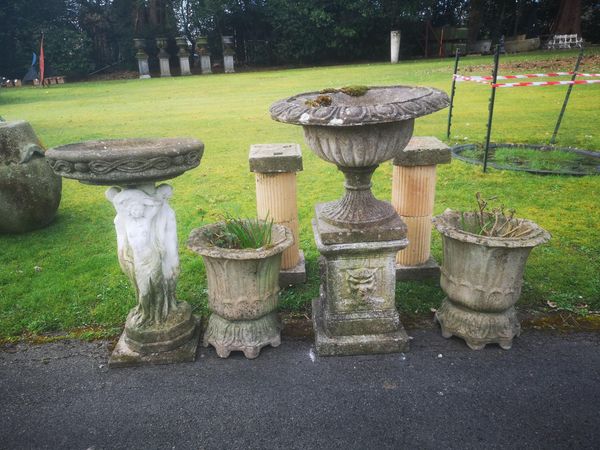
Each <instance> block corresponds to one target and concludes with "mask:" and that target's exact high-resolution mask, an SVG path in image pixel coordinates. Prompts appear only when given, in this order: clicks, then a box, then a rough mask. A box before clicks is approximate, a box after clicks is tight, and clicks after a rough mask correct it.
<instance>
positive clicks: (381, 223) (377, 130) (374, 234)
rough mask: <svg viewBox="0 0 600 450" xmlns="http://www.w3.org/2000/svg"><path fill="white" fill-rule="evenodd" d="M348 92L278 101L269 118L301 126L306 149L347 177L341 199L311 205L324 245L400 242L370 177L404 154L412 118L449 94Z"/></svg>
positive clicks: (398, 226) (441, 104) (391, 89)
mask: <svg viewBox="0 0 600 450" xmlns="http://www.w3.org/2000/svg"><path fill="white" fill-rule="evenodd" d="M348 92H350V95H348V94H346V93H344V89H341V90H329V89H326V90H324V91H322V92H309V93H305V94H299V95H296V96H294V97H291V98H288V99H285V100H281V101H279V102H276V103H274V104H273V105H272V106H271V108H270V112H271V118H273V119H274V120H277V121H279V122H285V123H291V124H295V125H301V126H302V128H303V130H304V137H305V139H306V142H307V143H308V145H309V147H310V148H311V150H312V151H313V152H315V154H316V155H317V156H318V157H319V158H321V159H323V160H325V161H327V162H330V163H332V164H335V165H336V166H337V168H338V169H339V170H340V171H341V172H342V173H343V174H344V177H345V178H346V180H345V184H344V187H345V188H346V192H345V194H344V197H343V198H341V199H340V200H336V201H333V202H328V203H323V204H320V205H317V207H316V211H317V226H318V229H319V231H320V233H321V237H322V241H323V243H325V244H337V243H346V242H363V241H387V240H391V239H403V238H404V237H405V235H406V226H405V225H404V224H403V223H402V221H401V220H400V217H399V216H398V214H397V213H396V211H395V210H394V208H393V206H392V205H391V204H390V203H389V202H384V201H380V200H378V199H376V198H375V196H374V195H373V193H372V192H371V177H372V175H373V172H374V171H375V169H377V167H378V165H379V164H381V163H382V162H385V161H388V160H390V159H393V158H394V157H396V156H397V155H398V154H399V153H400V152H402V150H404V148H405V147H406V145H407V144H408V141H409V140H410V138H411V137H412V134H413V128H414V119H415V118H417V117H420V116H424V115H426V114H431V113H432V112H435V111H437V110H439V109H442V108H445V107H446V106H447V105H448V104H449V100H448V96H447V95H446V93H444V92H442V91H439V90H437V89H433V88H428V87H413V86H387V87H371V88H368V90H366V92H364V94H363V95H356V93H355V92H352V91H351V90H348ZM325 99H326V100H325Z"/></svg>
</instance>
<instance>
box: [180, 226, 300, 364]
mask: <svg viewBox="0 0 600 450" xmlns="http://www.w3.org/2000/svg"><path fill="white" fill-rule="evenodd" d="M221 227H222V224H220V223H217V224H211V225H206V226H204V227H201V228H196V229H195V230H193V231H192V233H191V234H190V238H189V240H188V247H189V248H190V249H191V250H192V251H194V252H195V253H198V254H199V255H201V256H202V259H203V260H204V265H205V267H206V276H207V281H208V306H209V309H210V311H211V315H210V318H209V320H208V325H207V328H206V331H205V332H204V346H205V347H208V345H209V344H210V345H212V346H213V347H214V348H215V349H216V351H217V354H218V355H219V356H220V357H221V358H227V357H228V356H229V354H230V352H232V351H242V352H244V356H245V357H246V358H248V359H253V358H256V357H257V356H258V355H259V353H260V350H261V348H263V347H265V346H267V345H272V346H273V347H277V346H279V344H280V343H281V325H280V323H279V320H278V318H277V305H278V303H279V267H280V265H281V254H282V253H283V251H284V250H285V249H287V248H288V247H290V246H291V245H292V244H293V242H294V238H293V235H292V232H291V231H290V230H289V229H288V228H286V227H284V226H282V225H277V224H273V228H272V238H271V244H270V245H268V246H265V247H262V248H258V249H229V248H222V247H217V246H214V245H212V244H211V242H210V240H209V238H208V236H210V235H212V234H213V233H214V232H215V231H217V230H218V229H219V228H221Z"/></svg>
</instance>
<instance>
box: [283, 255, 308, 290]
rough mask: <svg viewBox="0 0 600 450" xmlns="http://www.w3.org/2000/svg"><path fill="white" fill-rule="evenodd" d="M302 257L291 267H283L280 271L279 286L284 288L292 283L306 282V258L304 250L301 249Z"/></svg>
mask: <svg viewBox="0 0 600 450" xmlns="http://www.w3.org/2000/svg"><path fill="white" fill-rule="evenodd" d="M299 253H300V259H299V260H298V264H296V265H295V266H294V267H292V268H291V269H282V270H281V271H279V286H280V287H282V288H284V287H288V286H290V285H296V284H302V283H306V260H305V259H304V252H303V251H302V250H299Z"/></svg>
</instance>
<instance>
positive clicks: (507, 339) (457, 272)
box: [433, 210, 550, 350]
mask: <svg viewBox="0 0 600 450" xmlns="http://www.w3.org/2000/svg"><path fill="white" fill-rule="evenodd" d="M472 217H473V213H465V218H466V220H469V219H470V218H472ZM513 220H514V219H513ZM433 221H434V224H435V227H436V228H437V230H438V231H439V232H440V233H441V234H442V240H443V246H444V261H443V264H442V268H441V272H442V274H441V280H440V284H441V287H442V289H443V291H444V292H445V293H446V295H447V297H446V298H445V299H444V300H443V302H442V306H441V307H440V309H438V311H437V312H436V314H435V318H436V320H437V321H438V322H439V323H440V326H441V328H442V335H443V336H444V337H445V338H449V337H451V336H453V335H454V336H458V337H461V338H463V339H464V340H465V342H466V343H467V345H468V346H469V347H470V348H472V349H473V350H480V349H482V348H483V347H485V345H486V344H491V343H497V344H499V345H500V346H501V347H502V348H503V349H506V350H507V349H510V348H511V346H512V341H513V338H514V337H515V336H518V335H519V333H520V330H521V326H520V324H519V320H518V319H517V314H516V311H515V308H514V305H515V303H516V302H517V300H518V299H519V296H520V295H521V286H522V284H523V271H524V270H525V263H526V261H527V257H528V256H529V253H530V252H531V250H532V249H533V248H534V247H535V246H537V245H540V244H543V243H545V242H547V241H548V240H549V239H550V234H549V233H548V232H546V231H545V230H544V229H542V228H541V227H539V226H538V225H536V224H535V223H533V222H531V221H527V220H526V221H524V222H523V229H524V230H525V229H528V230H529V231H527V232H526V233H525V234H523V235H522V236H520V237H515V238H502V237H486V236H479V235H475V234H472V233H469V232H466V231H463V230H461V226H460V222H461V215H460V213H459V212H457V211H451V210H446V211H445V212H444V213H443V214H441V215H439V216H437V217H435V218H434V219H433Z"/></svg>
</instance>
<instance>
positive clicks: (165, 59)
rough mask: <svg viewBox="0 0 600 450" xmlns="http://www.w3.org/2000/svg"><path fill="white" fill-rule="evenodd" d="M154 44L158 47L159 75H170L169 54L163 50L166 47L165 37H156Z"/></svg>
mask: <svg viewBox="0 0 600 450" xmlns="http://www.w3.org/2000/svg"><path fill="white" fill-rule="evenodd" d="M156 46H157V47H158V61H159V63H160V76H161V77H170V76H171V68H170V66H169V54H168V53H167V51H166V50H165V48H167V38H162V37H159V38H156Z"/></svg>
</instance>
